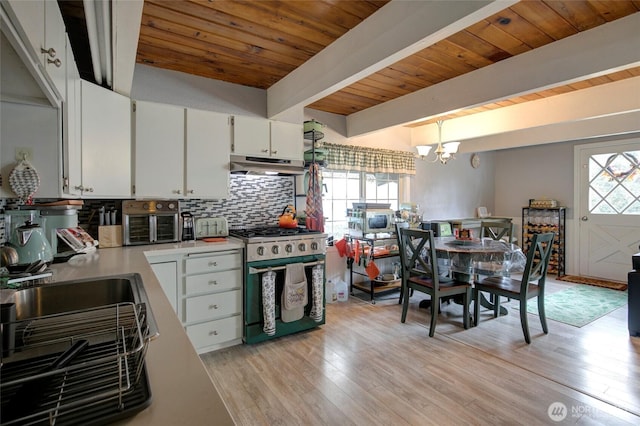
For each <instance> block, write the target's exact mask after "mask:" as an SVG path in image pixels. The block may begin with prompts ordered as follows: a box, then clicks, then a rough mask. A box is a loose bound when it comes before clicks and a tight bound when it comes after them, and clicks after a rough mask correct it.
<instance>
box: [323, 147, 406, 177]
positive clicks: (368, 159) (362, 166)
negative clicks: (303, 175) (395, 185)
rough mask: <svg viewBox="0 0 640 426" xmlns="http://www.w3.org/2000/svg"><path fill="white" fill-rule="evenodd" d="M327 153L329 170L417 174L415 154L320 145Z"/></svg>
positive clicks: (390, 150)
mask: <svg viewBox="0 0 640 426" xmlns="http://www.w3.org/2000/svg"><path fill="white" fill-rule="evenodd" d="M318 148H321V149H323V150H324V151H325V152H326V160H327V166H326V167H327V169H330V170H349V171H359V172H372V173H401V174H407V175H415V174H416V163H415V157H414V155H413V153H411V152H407V151H395V150H392V149H377V148H367V147H364V146H351V145H338V144H332V143H326V142H321V143H318Z"/></svg>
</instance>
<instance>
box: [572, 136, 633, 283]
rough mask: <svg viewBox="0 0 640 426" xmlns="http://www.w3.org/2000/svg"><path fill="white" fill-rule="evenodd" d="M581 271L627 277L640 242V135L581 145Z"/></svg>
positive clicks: (609, 276) (615, 278)
mask: <svg viewBox="0 0 640 426" xmlns="http://www.w3.org/2000/svg"><path fill="white" fill-rule="evenodd" d="M576 157H577V158H578V159H579V161H580V172H579V203H578V204H577V205H576V206H577V210H578V211H577V214H576V218H577V219H578V239H579V245H578V247H579V265H578V266H579V275H582V276H589V277H597V278H604V279H609V280H616V281H626V280H627V272H628V271H629V270H630V268H631V256H632V255H633V254H634V253H637V252H638V244H640V139H634V140H628V141H618V142H614V143H606V144H592V145H581V146H576Z"/></svg>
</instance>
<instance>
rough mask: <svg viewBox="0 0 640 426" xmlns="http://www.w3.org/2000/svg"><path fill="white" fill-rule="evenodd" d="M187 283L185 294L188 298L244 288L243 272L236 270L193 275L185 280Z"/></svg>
mask: <svg viewBox="0 0 640 426" xmlns="http://www.w3.org/2000/svg"><path fill="white" fill-rule="evenodd" d="M185 282H186V289H185V294H186V295H187V296H192V295H194V294H198V293H210V292H212V291H216V292H218V291H227V290H231V289H234V288H242V270H241V269H236V270H231V271H222V272H212V273H210V274H202V275H191V276H188V277H186V278H185Z"/></svg>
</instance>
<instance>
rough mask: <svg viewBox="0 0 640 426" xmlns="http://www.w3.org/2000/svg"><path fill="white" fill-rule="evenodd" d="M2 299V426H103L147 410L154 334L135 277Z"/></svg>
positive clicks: (65, 284) (13, 293) (47, 287)
mask: <svg viewBox="0 0 640 426" xmlns="http://www.w3.org/2000/svg"><path fill="white" fill-rule="evenodd" d="M3 292H4V294H3V295H2V297H1V298H0V299H2V302H3V305H2V307H3V316H5V315H6V308H7V307H9V309H10V310H11V312H10V316H11V317H12V318H11V320H10V321H9V322H7V321H6V318H3V322H2V331H3V333H2V339H3V345H2V347H3V351H2V362H0V374H1V375H2V381H1V382H0V413H2V418H0V424H3V425H4V424H27V423H28V424H56V425H83V426H85V425H96V424H100V425H102V424H105V423H109V422H113V421H117V420H120V419H124V418H127V417H130V416H133V415H135V414H136V413H138V412H139V411H141V410H143V409H144V408H146V407H148V406H149V404H150V403H151V388H150V386H149V380H148V376H147V371H146V364H145V354H146V349H147V346H148V344H149V341H150V340H151V339H153V338H154V337H156V336H157V335H158V327H157V325H156V322H155V319H154V317H153V313H152V312H151V306H150V305H149V300H148V298H147V293H146V291H145V289H144V285H143V282H142V278H141V276H140V275H139V274H136V273H133V274H123V275H111V276H106V277H99V278H88V279H81V280H73V281H62V282H56V283H49V284H42V285H39V286H37V287H30V288H25V289H22V290H10V291H9V292H7V291H3ZM14 314H15V320H14V319H13V315H14ZM144 325H146V326H144ZM25 395H28V398H25ZM21 401H28V402H24V403H22V402H21ZM7 422H8V423H7Z"/></svg>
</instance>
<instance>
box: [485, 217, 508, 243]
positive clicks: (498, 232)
mask: <svg viewBox="0 0 640 426" xmlns="http://www.w3.org/2000/svg"><path fill="white" fill-rule="evenodd" d="M484 237H489V238H491V239H492V240H495V241H500V240H505V237H506V242H507V243H509V244H511V241H512V239H513V224H512V223H511V222H508V221H482V222H480V238H484Z"/></svg>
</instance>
